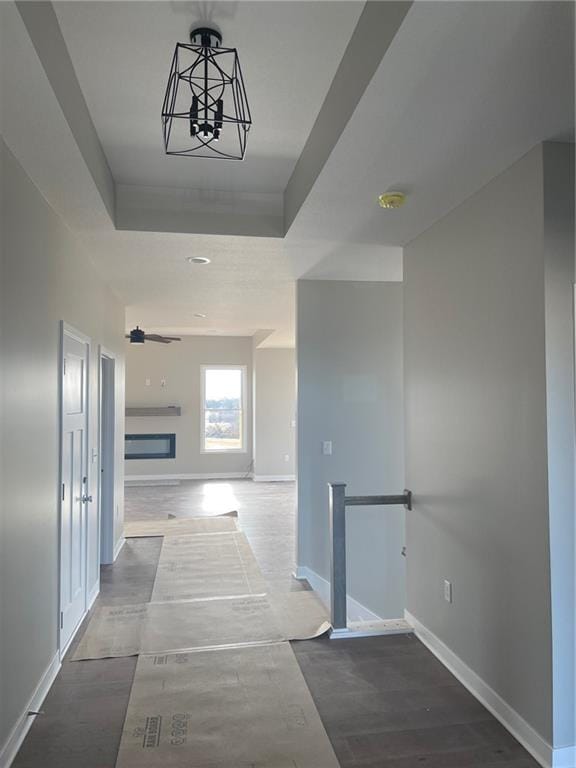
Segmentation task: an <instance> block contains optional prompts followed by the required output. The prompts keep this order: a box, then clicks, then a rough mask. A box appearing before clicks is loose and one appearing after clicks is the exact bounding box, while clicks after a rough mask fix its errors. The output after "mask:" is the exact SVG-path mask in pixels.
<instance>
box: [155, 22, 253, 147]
mask: <svg viewBox="0 0 576 768" xmlns="http://www.w3.org/2000/svg"><path fill="white" fill-rule="evenodd" d="M251 124H252V119H251V116H250V108H249V106H248V100H247V98H246V89H245V87H244V79H243V77H242V70H241V69H240V61H239V59H238V53H237V51H236V48H223V47H222V35H221V34H220V33H219V32H218V31H216V30H215V29H210V28H208V27H198V28H196V29H192V31H191V32H190V44H186V43H177V45H176V50H175V51H174V57H173V59H172V66H171V68H170V76H169V78H168V85H167V87H166V94H165V96H164V104H163V106H162V131H163V134H164V149H165V150H166V154H168V155H182V156H183V157H213V158H220V159H225V160H243V159H244V154H245V152H246V139H247V135H248V131H249V130H250V126H251Z"/></svg>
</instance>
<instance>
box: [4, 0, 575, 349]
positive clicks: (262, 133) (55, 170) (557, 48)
mask: <svg viewBox="0 0 576 768" xmlns="http://www.w3.org/2000/svg"><path fill="white" fill-rule="evenodd" d="M0 5H2V6H4V7H3V8H2V12H3V16H2V19H3V27H4V29H3V30H2V32H3V50H2V56H3V62H8V64H9V66H8V67H4V68H3V69H4V71H3V87H4V90H3V97H2V101H3V105H7V106H8V107H9V108H8V109H5V110H4V114H3V127H2V130H3V136H4V138H5V140H6V141H7V143H8V145H9V146H10V148H11V150H12V151H13V152H14V153H15V154H16V156H17V157H18V159H19V160H20V162H21V163H22V164H23V165H24V167H25V168H26V170H27V172H28V173H29V175H30V176H31V178H33V180H34V181H35V183H36V184H37V185H38V186H39V188H40V189H41V191H42V193H43V194H44V195H45V197H46V198H47V199H48V200H49V201H50V203H51V204H52V205H53V206H54V208H55V209H56V210H57V211H58V212H59V213H60V214H61V215H62V216H63V218H64V219H65V220H66V221H67V222H68V223H69V224H70V226H72V227H73V228H74V229H78V230H82V231H81V232H80V236H81V238H82V239H83V240H84V241H85V243H86V246H87V248H88V250H89V252H90V254H91V257H92V259H93V260H94V262H95V264H96V265H97V266H98V268H99V269H100V270H101V273H102V274H103V275H104V276H105V278H106V279H107V280H108V281H109V282H110V284H111V285H112V287H113V288H114V289H115V290H116V292H117V293H118V295H119V296H120V297H121V298H122V300H123V301H124V302H125V303H126V304H127V306H128V315H127V327H131V326H133V325H135V324H139V325H141V326H142V327H144V328H146V329H147V330H164V331H171V332H176V331H177V332H181V333H227V334H236V335H238V334H242V335H244V334H246V335H251V334H253V333H254V332H255V331H257V330H259V329H274V331H275V332H274V333H273V334H272V335H271V336H270V337H269V338H268V339H267V341H266V342H265V343H266V344H268V345H269V346H275V345H284V344H289V343H291V342H292V340H293V336H294V302H293V299H294V282H293V280H294V278H298V277H301V276H306V277H308V278H310V279H352V280H358V279H371V280H400V279H402V255H401V247H400V246H402V245H403V244H405V243H406V242H407V241H409V240H410V239H412V238H413V237H415V236H417V235H418V234H419V233H420V232H422V231H423V230H424V229H426V228H427V227H428V226H430V225H431V224H432V223H434V221H436V220H438V219H439V218H441V217H442V216H443V215H445V214H446V213H447V212H448V211H449V210H451V209H452V208H453V207H454V206H456V205H458V204H459V203H460V202H462V201H463V200H464V199H466V197H468V196H470V195H471V194H473V193H474V192H475V191H477V190H478V189H479V188H480V187H481V186H482V185H483V184H485V183H486V182H487V181H489V180H490V179H491V178H492V177H493V176H495V175H496V174H497V173H499V172H501V171H502V170H504V169H505V168H506V167H508V166H509V165H510V164H511V163H513V162H514V161H515V160H516V159H518V158H519V157H520V156H522V155H523V154H524V153H525V152H527V151H528V150H529V149H530V148H531V147H532V146H534V145H535V144H537V143H538V142H540V141H545V140H551V139H552V140H555V139H567V138H570V137H572V136H573V113H574V109H573V107H574V94H573V39H572V38H573V29H574V26H573V21H574V20H573V4H571V3H564V2H560V3H557V2H440V3H437V2H433V1H432V2H419V3H415V4H414V5H413V6H412V8H411V9H410V10H409V12H408V14H407V16H406V18H405V20H404V22H403V23H402V26H401V27H400V30H399V31H398V33H397V34H396V36H395V38H394V40H393V41H392V44H391V45H390V47H389V49H388V50H387V52H386V54H385V55H384V57H383V59H382V62H381V64H380V66H379V68H378V70H377V71H376V74H375V75H374V77H373V78H372V81H371V82H370V84H369V85H368V87H367V89H366V91H365V92H364V95H363V96H362V98H361V99H360V102H359V104H358V107H357V109H356V111H355V113H354V115H353V116H352V118H351V119H350V121H349V122H348V125H347V126H346V128H345V130H344V131H343V133H342V135H341V137H340V139H339V140H338V142H337V143H336V145H335V147H334V149H333V150H332V153H331V155H330V157H329V158H328V161H327V162H326V164H325V166H324V168H323V170H322V171H321V172H320V175H319V176H318V178H317V179H316V183H315V185H314V186H313V188H312V191H311V192H310V194H309V195H308V197H307V199H306V200H305V202H304V204H303V205H302V207H301V208H300V211H299V213H298V215H297V217H296V219H295V221H294V223H293V224H292V226H291V228H290V230H289V232H288V234H287V236H286V237H285V238H284V239H282V238H280V237H275V238H274V237H250V236H246V237H237V236H217V235H190V234H166V233H155V232H149V233H148V232H137V231H126V232H121V231H116V230H114V229H112V227H111V225H110V221H109V220H108V221H106V213H105V211H104V207H103V206H102V204H101V201H100V203H98V194H97V192H96V191H95V187H93V185H92V186H90V180H89V174H88V172H87V169H86V167H85V164H84V163H83V160H82V155H81V153H80V152H79V151H78V149H77V147H76V145H75V143H74V136H73V133H72V132H71V131H69V130H68V128H67V123H66V120H65V119H64V117H63V115H62V111H61V110H60V107H59V105H58V102H57V101H56V99H55V98H54V95H53V94H52V91H51V90H50V84H49V82H48V81H47V79H46V77H45V75H44V72H43V70H42V64H41V63H40V61H39V60H38V59H37V57H36V56H35V52H34V48H33V46H32V44H31V42H30V40H29V39H28V38H27V37H26V30H25V29H24V26H23V25H22V22H21V20H20V19H19V16H18V11H17V10H16V9H15V7H14V6H13V5H12V4H9V3H1V4H0ZM205 7H211V8H212V9H213V11H214V14H215V16H214V19H215V21H216V22H217V24H218V25H219V26H220V27H221V28H222V30H223V33H224V37H225V42H229V43H230V44H232V45H237V46H238V48H239V52H240V56H241V61H242V65H243V67H244V74H245V78H246V83H247V89H248V94H249V97H250V101H251V107H252V109H253V112H254V120H255V128H254V131H253V132H251V135H250V138H249V145H248V158H247V160H246V161H245V162H244V163H219V162H215V161H201V160H190V159H187V158H174V157H171V158H166V157H165V156H164V154H163V150H162V146H161V137H160V128H159V110H160V104H161V99H162V93H163V89H164V86H165V79H166V77H167V72H168V66H169V60H170V55H171V51H172V48H173V45H174V43H175V42H176V40H185V39H186V32H187V30H188V27H189V26H190V24H191V23H192V21H193V20H194V19H195V18H198V19H199V18H200V17H199V16H195V13H196V11H197V9H198V8H205ZM361 8H362V4H361V3H355V2H352V3H340V2H336V3H332V2H323V1H320V2H317V3H309V2H290V3H284V2H278V3H277V2H266V0H264V1H263V2H251V1H250V0H239V1H238V2H236V3H225V2H216V3H213V4H209V6H206V5H204V4H195V3H189V2H149V3H148V2H145V3H140V2H114V3H111V2H98V3H93V2H65V3H60V4H58V6H57V13H58V18H59V20H60V23H61V26H62V30H63V33H64V37H65V40H66V44H67V46H68V48H69V50H70V53H71V56H72V59H73V62H74V67H75V69H76V72H77V75H78V78H79V82H80V85H81V87H82V90H83V93H84V96H85V98H86V100H87V103H88V107H89V108H90V111H91V114H92V118H93V120H94V123H95V126H96V129H97V131H98V135H99V137H100V140H101V142H102V144H103V146H104V149H105V152H106V155H107V157H108V161H109V163H110V165H111V168H112V172H113V175H114V178H115V181H116V183H117V185H118V184H119V183H120V182H123V184H122V185H121V186H119V187H118V186H117V192H118V189H119V190H120V192H121V195H120V196H119V197H122V196H123V195H124V194H125V190H127V189H132V190H134V194H136V193H137V194H138V195H139V196H140V198H141V199H142V200H146V195H147V194H148V193H149V191H150V190H151V189H154V188H156V189H161V190H162V195H161V197H162V204H163V205H164V204H165V205H167V206H168V205H169V204H170V203H169V201H170V199H171V198H172V193H171V192H170V189H174V188H175V187H178V186H179V185H180V186H181V187H182V188H183V189H182V190H181V191H182V192H183V194H184V195H186V196H187V197H188V198H189V200H190V201H191V206H192V208H193V209H194V210H195V215H196V216H197V217H198V218H200V219H202V218H203V217H205V216H208V215H209V211H210V206H211V205H212V203H213V202H214V199H215V197H214V196H213V193H214V191H216V190H218V189H221V190H222V192H223V194H222V195H216V198H217V202H218V205H219V206H220V212H218V211H216V209H215V210H214V211H213V214H212V215H216V216H217V217H218V216H222V217H224V216H225V215H226V208H227V206H228V205H229V204H230V201H229V199H228V197H227V195H228V194H231V195H232V198H233V197H234V194H235V190H240V193H241V194H243V195H244V196H245V197H244V198H243V200H244V202H245V203H246V204H247V205H248V204H249V205H253V204H254V200H256V201H257V202H258V205H261V206H264V207H265V206H266V205H267V204H268V203H267V200H268V199H269V198H274V199H276V200H281V196H282V191H283V189H284V187H285V185H286V183H287V181H288V177H289V175H290V173H291V169H292V168H293V166H294V162H295V161H296V159H297V157H298V155H299V153H300V152H301V150H302V148H303V146H304V144H305V142H306V139H307V137H308V134H309V132H310V130H311V127H312V124H313V122H314V118H315V116H316V114H317V112H318V109H320V107H321V104H322V100H323V97H324V95H325V92H326V90H327V89H328V87H329V85H330V80H331V78H332V77H333V75H334V72H335V70H336V68H337V65H338V60H339V57H341V56H342V54H343V51H344V48H345V46H346V42H347V40H348V38H349V37H350V35H351V33H352V31H353V28H354V23H355V20H356V19H357V17H358V15H359V13H360V11H361ZM255 39H256V40H257V42H258V44H256V45H255V44H254V40H255ZM6 51H7V52H8V55H7V56H6V59H4V54H5V52H6ZM299 105H300V106H303V107H304V109H303V111H300V110H299ZM39 113H41V114H42V115H43V116H44V118H45V119H44V120H43V121H38V120H37V115H38V114H39ZM259 115H261V116H262V117H261V118H260V117H259ZM258 126H259V127H258ZM126 184H127V185H128V186H125V185H126ZM134 185H137V186H134ZM390 188H400V189H402V190H404V191H406V192H407V193H408V202H407V204H406V206H405V207H404V208H403V209H402V210H399V211H393V212H388V211H383V210H381V209H380V208H379V207H378V205H377V196H378V194H379V193H381V192H383V191H385V190H387V189H390ZM198 189H200V190H201V193H197V192H194V193H192V192H190V190H198ZM202 190H203V191H202ZM175 191H177V190H175ZM250 196H252V197H250ZM132 199H134V195H133V196H132ZM157 200H158V198H156V199H155V201H154V205H157ZM95 201H96V202H95ZM180 202H181V200H180V199H179V198H174V205H175V206H177V205H179V204H180ZM236 210H241V207H239V206H236ZM165 213H166V214H168V213H170V212H169V211H168V210H166V211H165ZM139 215H140V216H145V215H146V205H143V206H142V210H141V211H140V213H139ZM179 215H180V217H181V218H182V219H186V218H187V216H188V215H189V213H188V211H187V209H186V208H180V211H179ZM137 221H138V219H137V218H136V219H134V222H136V223H137ZM133 228H134V229H138V226H136V225H134V226H133ZM88 230H89V231H88ZM195 253H199V254H200V255H208V256H209V257H210V258H212V263H211V264H210V265H209V266H208V267H205V268H202V267H191V266H190V265H189V264H188V263H187V262H186V260H185V259H186V256H189V255H193V254H195ZM195 313H205V314H206V315H207V318H206V320H202V319H199V318H195V317H194V314H195Z"/></svg>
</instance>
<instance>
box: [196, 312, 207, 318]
mask: <svg viewBox="0 0 576 768" xmlns="http://www.w3.org/2000/svg"><path fill="white" fill-rule="evenodd" d="M194 317H201V318H202V319H206V315H203V314H202V312H194Z"/></svg>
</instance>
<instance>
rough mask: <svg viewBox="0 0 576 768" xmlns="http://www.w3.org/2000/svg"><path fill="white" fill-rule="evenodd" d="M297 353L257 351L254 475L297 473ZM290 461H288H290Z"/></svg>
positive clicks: (255, 368)
mask: <svg viewBox="0 0 576 768" xmlns="http://www.w3.org/2000/svg"><path fill="white" fill-rule="evenodd" d="M295 424H296V353H295V351H294V350H293V349H271V348H264V349H255V350H254V475H255V476H256V477H261V478H265V477H282V476H293V475H294V474H295V472H296V456H295V454H296V445H295V442H296V439H295V438H296V428H295ZM286 458H288V460H286Z"/></svg>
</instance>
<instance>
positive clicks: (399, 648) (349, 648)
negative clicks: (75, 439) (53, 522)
mask: <svg viewBox="0 0 576 768" xmlns="http://www.w3.org/2000/svg"><path fill="white" fill-rule="evenodd" d="M231 502H234V506H235V508H237V511H238V520H239V523H240V527H241V528H244V529H245V530H246V532H247V534H248V535H249V541H250V544H251V546H252V547H253V548H254V551H255V554H256V556H257V558H258V562H259V564H260V567H261V568H262V571H263V574H264V575H265V578H266V579H267V580H268V581H269V583H270V584H273V585H276V588H279V587H278V585H284V588H286V587H287V586H288V585H290V586H291V587H292V588H293V589H298V588H304V585H302V584H300V583H299V582H296V581H295V580H293V579H292V578H291V576H290V567H291V566H290V554H291V552H293V520H294V512H293V488H292V486H291V485H290V484H256V483H251V482H249V481H230V482H226V483H216V482H214V483H205V484H204V483H182V484H181V485H180V486H162V487H160V486H157V487H153V488H152V487H140V488H128V489H127V519H129V520H130V519H132V520H134V519H138V516H140V518H141V519H153V518H154V517H155V516H157V517H165V516H167V515H168V514H177V515H178V516H186V515H190V514H191V512H194V513H195V514H196V515H199V514H201V513H204V514H210V513H212V514H214V513H215V512H218V511H219V512H223V511H226V510H225V509H223V508H222V506H221V505H222V504H224V505H226V504H229V503H231ZM155 510H157V512H155ZM169 510H173V512H170V511H169ZM228 511H230V510H228ZM276 516H278V517H276ZM275 520H278V524H277V525H275ZM161 545H162V539H161V538H139V539H128V540H127V541H126V544H125V546H124V549H123V550H122V552H121V554H120V556H119V557H118V560H117V562H116V563H115V565H114V566H111V567H103V569H102V582H101V594H100V596H99V598H98V601H97V604H98V605H101V606H102V605H126V604H132V603H139V602H146V601H148V600H149V599H150V597H151V594H152V588H153V585H154V580H155V576H156V569H157V564H158V558H159V555H160V550H161ZM86 623H87V622H85V623H84V626H83V627H82V628H81V630H80V631H79V633H78V635H77V637H76V639H75V641H74V643H73V645H72V647H71V648H70V650H69V651H68V654H67V656H66V659H65V660H64V663H63V666H62V670H61V671H60V673H59V675H58V678H57V680H56V682H55V684H54V685H53V687H52V689H51V691H50V693H49V695H48V697H47V699H46V701H45V703H44V706H43V712H44V714H42V715H41V716H38V717H37V718H36V720H35V723H34V725H33V727H32V729H31V732H30V734H29V735H28V737H27V739H26V741H25V743H24V745H23V747H22V749H21V751H20V754H19V756H18V758H17V760H16V762H15V763H14V765H15V768H79V766H82V768H114V766H115V764H116V758H117V754H118V748H119V744H120V739H121V735H122V729H123V725H124V718H125V715H126V710H127V706H128V701H129V697H130V692H131V689H132V684H133V680H134V673H135V669H136V663H137V657H124V658H115V659H112V658H110V659H98V660H91V661H71V660H70V659H71V658H72V655H73V654H74V651H75V649H76V647H77V645H78V642H79V640H80V639H81V637H82V634H83V632H84V631H85V629H86ZM292 648H293V650H294V653H295V655H296V658H297V660H298V663H299V665H300V668H301V670H302V673H303V675H304V678H305V680H306V683H307V685H308V687H309V689H310V692H311V693H312V697H313V699H314V703H315V705H316V707H317V709H318V712H319V714H320V716H321V719H322V722H323V724H324V727H325V728H326V731H327V733H328V736H329V738H330V740H331V742H332V745H333V748H334V750H335V753H336V755H337V758H338V761H339V763H340V765H341V766H342V768H360V767H361V766H362V767H363V768H412V766H415V765H420V764H425V765H426V766H428V768H467V767H468V766H484V768H488V767H489V766H490V767H492V768H535V766H536V763H535V762H534V761H533V760H532V758H531V757H530V756H529V755H528V754H527V753H526V752H525V750H524V749H523V748H522V747H521V746H520V745H519V744H518V743H517V742H516V741H515V740H514V739H513V738H512V737H511V736H510V735H509V734H508V733H507V732H506V730H505V729H504V728H503V727H502V726H501V725H500V724H499V723H498V722H497V721H496V720H495V719H494V718H493V717H492V716H491V715H490V714H489V713H488V712H487V711H486V710H485V709H484V708H483V707H482V706H481V705H480V704H479V703H478V702H477V701H476V700H475V699H474V698H473V697H472V696H471V695H470V694H469V693H468V692H467V691H466V690H465V689H464V688H463V687H462V686H461V685H460V684H459V683H458V681H457V680H456V679H455V678H454V677H453V676H452V675H451V674H450V673H449V672H448V671H447V670H446V669H445V667H443V666H442V664H440V663H439V662H438V661H437V660H436V659H435V658H434V656H432V654H431V653H430V652H429V651H428V650H427V649H426V648H425V647H424V646H423V645H422V644H421V643H420V642H419V641H418V640H416V639H415V638H414V637H413V636H390V637H385V638H384V637H383V638H365V639H358V640H350V641H338V642H331V641H330V640H328V639H327V638H320V639H317V640H312V641H304V642H295V643H292ZM242 768H243V766H242ZM258 768H260V766H258ZM262 768H280V766H276V765H274V766H272V765H270V766H268V765H267V766H264V765H263V766H262ZM282 768H283V766H282ZM298 768H320V767H319V766H311V765H310V766H302V767H301V766H300V765H298Z"/></svg>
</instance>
